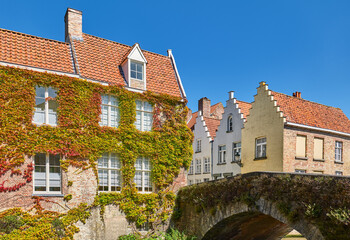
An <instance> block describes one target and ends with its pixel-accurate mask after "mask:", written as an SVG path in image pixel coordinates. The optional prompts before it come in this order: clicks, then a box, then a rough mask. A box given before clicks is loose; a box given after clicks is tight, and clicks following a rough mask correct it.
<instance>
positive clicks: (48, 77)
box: [0, 67, 193, 239]
mask: <svg viewBox="0 0 350 240" xmlns="http://www.w3.org/2000/svg"><path fill="white" fill-rule="evenodd" d="M36 86H42V87H52V88H55V89H56V90H57V92H58V94H57V98H56V100H57V102H58V105H59V107H58V110H57V111H58V126H57V127H52V126H48V125H42V126H36V125H35V124H33V123H32V118H33V114H34V106H35V87H36ZM102 94H111V95H115V96H116V97H117V98H118V101H119V112H120V121H119V126H118V128H111V127H100V126H99V120H100V114H101V107H100V106H101V95H102ZM137 99H139V100H144V101H147V102H149V103H150V104H152V105H153V109H154V116H153V119H154V120H153V129H152V131H150V132H141V131H139V130H137V129H136V128H135V125H134V123H135V119H136V103H135V101H136V100H137ZM185 105H186V103H185V102H183V101H181V99H180V98H177V97H173V96H170V95H166V94H155V93H152V92H150V91H146V92H144V93H136V92H131V91H128V90H126V89H125V88H123V87H122V86H119V85H110V86H104V85H101V84H97V83H92V82H88V81H86V80H81V79H77V78H71V77H67V76H60V75H55V74H48V73H39V72H34V71H28V70H21V69H17V68H10V67H0V109H1V111H0V139H2V140H1V141H2V142H1V143H0V159H1V160H0V177H3V176H4V175H5V174H6V173H8V172H10V173H11V175H18V176H22V177H23V182H22V183H19V184H16V185H13V186H11V185H10V184H9V182H6V180H5V181H3V182H2V183H0V194H6V192H9V191H19V190H20V188H21V187H23V186H24V185H25V184H27V183H29V182H31V181H32V172H33V166H32V164H29V165H27V166H26V167H25V169H24V170H21V169H23V166H24V164H25V159H26V157H30V156H33V155H34V154H35V153H51V154H60V155H61V159H62V160H61V167H62V169H63V170H65V171H66V170H67V169H68V166H74V167H78V168H81V169H82V170H86V169H89V168H92V169H93V171H94V173H95V176H96V180H97V181H98V175H97V167H96V163H97V159H98V158H99V157H101V155H102V154H103V153H104V152H115V153H117V154H118V155H119V156H120V159H121V162H122V168H121V172H122V177H123V181H122V183H123V186H122V191H121V192H119V193H101V194H97V196H96V199H95V201H94V204H93V206H89V208H90V207H94V206H102V211H103V207H104V206H105V205H106V204H116V205H118V206H119V207H120V209H121V210H122V211H123V212H124V213H125V214H126V217H127V219H128V220H129V221H130V222H133V223H135V225H141V224H143V223H145V222H146V221H148V223H149V224H150V225H151V228H152V229H156V228H157V226H158V225H159V224H161V223H162V222H163V221H165V220H166V219H167V218H168V217H169V215H170V214H171V209H172V207H173V205H174V199H175V197H174V193H173V191H172V189H171V184H172V182H173V180H174V178H175V177H176V176H177V175H178V174H179V171H180V169H181V168H187V167H188V166H189V164H190V161H191V156H192V146H191V143H192V138H193V135H192V133H191V131H190V130H189V129H188V128H187V126H186V122H185V118H186V115H187V108H186V106H185ZM138 156H143V157H148V158H149V159H150V160H151V163H152V172H151V176H152V181H153V183H154V185H155V191H154V193H151V194H140V193H138V192H137V190H136V188H135V184H134V181H133V178H134V174H135V168H134V164H135V161H136V158H137V157H138ZM6 176H7V175H6ZM69 185H70V186H72V185H74V182H72V181H69ZM96 191H97V190H96ZM72 198H74V195H66V196H65V200H66V201H69V200H71V199H72ZM44 200H45V199H44ZM71 211H78V210H71ZM84 211H88V207H84ZM39 213H40V214H39ZM28 214H29V213H28V212H26V211H24V210H20V209H13V210H8V211H6V212H5V213H3V215H2V216H8V215H16V216H21V219H23V221H26V219H27V218H31V217H33V218H35V219H36V220H35V221H37V222H36V224H35V229H36V228H37V227H39V226H40V223H43V224H47V223H48V222H50V221H51V220H52V219H54V218H58V219H62V221H63V222H64V223H63V225H64V226H65V228H64V229H67V227H66V224H67V223H65V221H64V219H66V218H69V217H70V216H71V214H66V215H64V216H65V217H63V215H60V214H58V213H53V212H46V211H44V210H40V211H37V214H36V215H35V216H34V215H33V216H30V217H29V215H28ZM51 222H52V221H51ZM54 223H55V224H56V225H57V224H58V225H60V224H59V223H58V222H54ZM50 226H51V227H52V224H51V223H50ZM71 228H72V229H73V230H69V231H72V232H74V231H76V230H75V229H74V227H73V226H71ZM18 231H21V232H23V231H24V232H27V233H28V228H23V227H20V228H19V229H17V230H15V231H13V232H11V233H10V234H15V232H18ZM31 231H32V230H31ZM33 231H34V232H35V234H37V232H36V230H33ZM1 234H3V236H6V234H5V235H4V233H1ZM21 234H22V233H21ZM28 234H29V233H28ZM33 234H34V233H33ZM33 234H32V235H31V236H32V237H33V238H36V237H35V235H33ZM53 234H55V233H53ZM9 236H10V235H9ZM65 236H66V237H68V238H71V237H72V234H71V233H69V232H68V233H67V231H66V234H65ZM50 237H51V236H49V237H48V238H50ZM48 238H46V239H48Z"/></svg>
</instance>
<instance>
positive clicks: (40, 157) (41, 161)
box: [34, 153, 46, 166]
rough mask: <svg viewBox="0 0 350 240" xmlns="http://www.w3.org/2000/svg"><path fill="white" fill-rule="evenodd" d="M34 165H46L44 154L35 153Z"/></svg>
mask: <svg viewBox="0 0 350 240" xmlns="http://www.w3.org/2000/svg"><path fill="white" fill-rule="evenodd" d="M34 164H35V165H44V166H45V165H46V154H45V153H37V154H35V157H34Z"/></svg>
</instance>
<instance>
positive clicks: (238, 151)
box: [232, 142, 241, 162]
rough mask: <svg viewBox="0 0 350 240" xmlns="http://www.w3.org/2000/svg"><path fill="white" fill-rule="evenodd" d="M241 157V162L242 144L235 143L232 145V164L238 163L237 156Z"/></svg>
mask: <svg viewBox="0 0 350 240" xmlns="http://www.w3.org/2000/svg"><path fill="white" fill-rule="evenodd" d="M237 154H238V155H239V159H238V161H239V160H241V143H240V142H237V143H233V144H232V162H235V161H236V155H237Z"/></svg>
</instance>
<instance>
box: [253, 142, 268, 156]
mask: <svg viewBox="0 0 350 240" xmlns="http://www.w3.org/2000/svg"><path fill="white" fill-rule="evenodd" d="M262 157H266V138H257V139H256V142H255V158H262Z"/></svg>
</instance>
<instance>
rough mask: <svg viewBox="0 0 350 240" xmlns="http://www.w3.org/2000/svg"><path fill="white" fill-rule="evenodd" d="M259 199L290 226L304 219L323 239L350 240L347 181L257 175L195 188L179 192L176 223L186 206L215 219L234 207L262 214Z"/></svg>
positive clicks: (252, 174) (321, 177) (298, 176)
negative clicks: (221, 211) (274, 208)
mask: <svg viewBox="0 0 350 240" xmlns="http://www.w3.org/2000/svg"><path fill="white" fill-rule="evenodd" d="M259 199H264V200H267V201H269V202H272V203H274V204H276V206H277V208H278V210H279V212H280V213H281V214H283V215H284V216H285V217H286V219H288V222H289V223H293V222H297V221H299V220H301V219H303V220H304V221H306V222H308V223H311V224H312V225H314V226H316V227H317V228H318V230H319V231H320V232H321V234H322V235H323V237H324V239H330V240H334V239H337V240H342V239H344V240H345V239H350V178H347V177H334V176H320V175H300V174H288V173H258V172H257V173H249V174H244V175H239V176H235V177H232V178H227V179H222V180H218V181H212V182H207V183H202V184H198V185H192V186H189V187H186V188H183V189H182V190H181V191H180V192H179V194H178V199H177V209H176V212H175V213H174V216H173V220H174V221H175V223H176V221H182V219H181V216H182V214H183V213H182V212H181V211H182V205H183V204H186V205H187V206H188V205H191V206H193V210H194V211H195V212H197V213H198V214H199V213H200V212H208V213H210V214H211V215H215V213H216V211H217V210H218V209H220V206H226V205H229V204H232V203H244V204H246V205H248V206H249V208H250V209H254V208H256V210H257V211H259V209H257V208H258V207H257V201H258V200H259ZM187 209H188V208H187ZM208 230H209V229H208Z"/></svg>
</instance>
